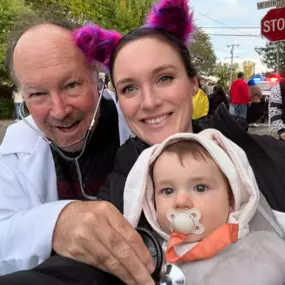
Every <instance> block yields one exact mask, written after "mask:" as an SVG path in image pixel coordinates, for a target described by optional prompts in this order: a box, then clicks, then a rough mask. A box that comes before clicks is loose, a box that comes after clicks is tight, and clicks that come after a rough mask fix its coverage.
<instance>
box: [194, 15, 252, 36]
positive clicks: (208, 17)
mask: <svg viewBox="0 0 285 285" xmlns="http://www.w3.org/2000/svg"><path fill="white" fill-rule="evenodd" d="M198 13H199V14H201V15H202V16H204V17H206V18H208V19H210V20H212V21H214V22H216V23H218V24H220V25H223V26H225V27H228V28H230V29H233V30H236V31H239V32H242V33H244V34H247V35H250V36H251V34H249V33H247V32H244V31H242V30H239V29H238V28H234V27H230V26H229V25H227V24H225V23H222V22H220V21H218V20H215V19H213V18H211V17H210V16H208V15H206V14H204V13H201V12H198Z"/></svg>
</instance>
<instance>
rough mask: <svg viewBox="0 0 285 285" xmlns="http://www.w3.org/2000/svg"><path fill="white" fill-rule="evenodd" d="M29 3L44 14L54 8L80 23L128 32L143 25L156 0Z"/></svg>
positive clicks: (31, 0)
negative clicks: (94, 24)
mask: <svg viewBox="0 0 285 285" xmlns="http://www.w3.org/2000/svg"><path fill="white" fill-rule="evenodd" d="M25 4H26V5H28V6H29V7H30V8H32V9H33V10H35V11H36V12H37V13H38V14H40V15H41V14H42V13H43V11H52V13H53V14H55V16H59V17H62V18H66V19H69V20H73V21H75V22H78V23H80V24H86V23H90V22H92V23H96V24H98V25H100V26H102V27H104V28H106V29H114V30H117V31H119V32H121V33H126V32H128V31H129V30H131V29H134V28H137V27H139V26H140V25H142V23H143V21H144V19H145V15H146V13H147V11H148V10H149V9H150V7H151V6H152V4H153V0H144V1H140V0H96V1H94V0H57V1H56V0H25Z"/></svg>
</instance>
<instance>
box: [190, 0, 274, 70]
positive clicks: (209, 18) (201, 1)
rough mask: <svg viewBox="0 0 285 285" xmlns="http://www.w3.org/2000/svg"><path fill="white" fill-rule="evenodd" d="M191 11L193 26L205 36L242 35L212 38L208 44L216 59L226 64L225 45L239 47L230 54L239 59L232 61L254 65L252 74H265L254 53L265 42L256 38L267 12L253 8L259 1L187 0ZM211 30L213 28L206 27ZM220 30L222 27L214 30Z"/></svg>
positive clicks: (227, 60) (226, 48)
mask: <svg viewBox="0 0 285 285" xmlns="http://www.w3.org/2000/svg"><path fill="white" fill-rule="evenodd" d="M189 1H190V6H191V7H192V9H193V10H194V19H195V23H196V25H197V26H199V27H202V28H203V30H204V31H206V32H207V33H208V34H209V35H211V34H243V35H245V36H242V37H241V36H215V35H212V36H210V37H211V41H212V43H213V46H214V51H215V53H216V56H217V58H218V60H220V61H222V62H230V59H226V57H230V48H228V47H227V45H232V44H239V46H238V47H235V50H234V55H235V56H238V57H239V58H236V59H234V60H235V62H240V63H241V62H244V61H245V60H250V61H254V62H255V63H256V72H262V71H266V70H267V69H266V67H265V66H264V65H263V64H262V63H261V61H260V56H259V55H258V54H257V53H256V52H255V50H254V48H255V47H264V46H265V44H266V40H265V39H263V38H262V37H261V36H259V37H251V36H247V35H248V34H250V35H260V22H261V19H262V18H263V17H264V16H265V14H266V13H267V12H268V11H269V10H270V9H262V10H258V9H257V2H262V1H261V0H260V1H258V0H189ZM206 27H214V28H206ZM218 27H222V28H218ZM227 27H258V28H251V29H241V28H240V29H238V30H235V29H231V28H227Z"/></svg>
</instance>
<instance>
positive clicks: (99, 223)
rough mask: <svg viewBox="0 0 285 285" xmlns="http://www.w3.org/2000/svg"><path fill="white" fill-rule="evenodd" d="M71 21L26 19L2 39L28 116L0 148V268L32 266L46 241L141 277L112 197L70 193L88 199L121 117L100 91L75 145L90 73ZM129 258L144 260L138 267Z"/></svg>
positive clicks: (87, 102) (138, 253)
mask: <svg viewBox="0 0 285 285" xmlns="http://www.w3.org/2000/svg"><path fill="white" fill-rule="evenodd" d="M72 29H73V27H72V26H70V25H68V24H63V23H56V22H48V23H47V22H43V23H37V24H35V25H33V24H32V25H31V26H29V27H26V28H23V30H22V31H21V32H20V33H19V34H18V35H17V36H16V38H15V39H13V40H12V41H11V43H10V44H9V48H8V55H7V67H8V70H9V72H10V74H11V77H12V79H13V81H14V82H15V84H16V85H17V88H18V90H19V92H21V94H22V95H23V97H24V99H25V102H26V106H27V108H28V110H29V112H30V114H31V116H29V117H28V118H26V120H24V121H21V122H19V123H17V124H15V125H12V126H11V127H10V128H9V129H8V130H7V134H6V136H5V138H4V140H3V144H2V145H1V148H0V275H4V274H7V273H11V272H15V271H19V270H22V269H29V268H32V267H34V266H36V265H38V264H40V263H42V262H43V261H44V260H46V259H47V258H48V257H49V256H50V255H51V253H52V251H55V252H56V253H58V254H62V255H64V256H67V257H70V258H73V259H77V260H81V261H84V262H85V263H88V264H91V265H93V266H96V267H99V268H100V269H103V270H105V271H111V272H112V273H113V274H115V275H118V276H119V277H120V278H121V279H123V280H125V281H128V280H131V279H132V278H133V279H132V280H136V282H135V283H145V282H144V281H145V280H146V281H147V279H148V280H149V281H151V277H150V275H149V273H148V272H149V270H148V269H147V265H148V264H152V259H151V256H150V254H149V252H148V251H147V249H146V248H145V247H144V246H143V241H142V240H141V239H140V238H138V236H139V235H138V233H137V232H136V231H135V230H134V229H133V228H132V227H131V226H130V225H129V224H128V223H127V222H126V221H125V220H124V218H123V216H121V215H118V213H119V212H118V211H117V210H116V209H115V207H113V206H112V205H111V204H108V203H106V202H99V201H88V202H81V201H75V200H85V199H86V198H89V200H90V199H91V200H92V199H95V196H96V194H97V191H98V188H99V186H100V185H101V184H102V183H103V181H104V179H105V178H106V176H107V175H108V174H109V173H110V172H111V170H112V167H113V160H114V158H115V153H116V151H117V149H118V147H119V145H120V139H119V135H122V134H119V130H118V129H120V128H122V129H123V128H125V126H120V127H119V128H118V113H117V111H116V107H115V104H114V103H113V101H112V100H105V99H104V98H103V99H102V101H101V103H100V108H99V109H98V112H97V115H96V118H95V124H94V127H93V128H92V134H91V137H90V139H89V140H88V141H87V145H86V149H85V151H84V142H85V135H86V132H87V130H88V128H89V126H90V122H91V120H92V117H93V115H94V110H95V109H96V106H97V104H98V102H99V92H98V87H97V80H98V73H97V70H96V68H95V67H94V65H92V64H90V63H89V62H88V60H87V59H86V58H85V56H84V55H83V54H82V53H81V51H80V50H79V49H78V48H77V47H76V46H75V44H74V43H73V39H72V33H71V32H72ZM40 134H42V135H43V136H41V135H40ZM43 138H44V139H43ZM122 141H123V138H122V137H121V142H122ZM47 142H49V143H47ZM83 151H84V152H83ZM81 152H83V153H81ZM79 156H80V157H79ZM108 237H109V238H108ZM133 240H135V242H132V241H133ZM127 243H128V244H132V246H133V251H132V252H130V251H129V246H126V245H127ZM126 248H127V249H128V252H127V254H125V253H124V250H125V249H126ZM110 252H111V253H112V254H110ZM117 260H119V262H118V261H117ZM130 260H131V261H132V262H130ZM119 263H120V264H125V266H126V267H128V268H129V270H128V272H127V271H125V272H123V271H122V270H121V269H120V270H118V268H117V267H118V266H116V264H119ZM138 264H140V266H141V267H142V268H145V270H141V272H139V273H137V272H136V268H137V266H138ZM142 264H144V265H145V266H142ZM150 267H151V266H150ZM151 270H153V269H152V267H151V269H150V271H151ZM133 276H135V277H133Z"/></svg>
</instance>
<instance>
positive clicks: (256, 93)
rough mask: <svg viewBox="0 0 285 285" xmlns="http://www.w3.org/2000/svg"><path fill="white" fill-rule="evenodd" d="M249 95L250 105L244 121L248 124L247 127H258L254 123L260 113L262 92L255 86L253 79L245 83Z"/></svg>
mask: <svg viewBox="0 0 285 285" xmlns="http://www.w3.org/2000/svg"><path fill="white" fill-rule="evenodd" d="M247 85H248V89H249V94H250V97H251V104H250V105H249V107H248V109H247V117H246V120H247V122H248V124H249V127H258V125H257V124H256V121H257V120H258V119H259V117H260V115H261V112H262V104H261V98H262V92H261V89H260V87H259V86H257V85H256V83H255V81H254V80H253V79H250V80H249V81H248V82H247Z"/></svg>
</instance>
